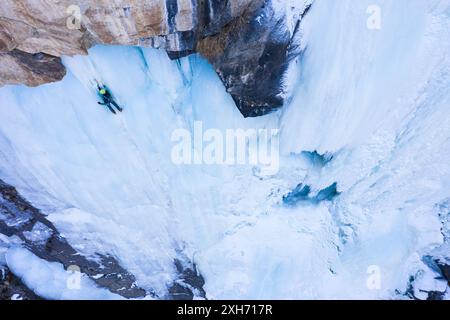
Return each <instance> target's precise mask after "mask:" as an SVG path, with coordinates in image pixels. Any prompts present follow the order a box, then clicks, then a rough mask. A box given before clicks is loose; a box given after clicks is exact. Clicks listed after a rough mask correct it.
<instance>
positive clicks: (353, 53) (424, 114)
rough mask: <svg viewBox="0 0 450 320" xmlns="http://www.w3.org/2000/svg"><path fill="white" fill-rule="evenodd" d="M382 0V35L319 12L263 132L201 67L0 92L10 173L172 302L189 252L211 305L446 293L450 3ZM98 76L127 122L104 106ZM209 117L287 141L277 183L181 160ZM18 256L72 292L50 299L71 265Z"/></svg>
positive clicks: (132, 52) (109, 54)
mask: <svg viewBox="0 0 450 320" xmlns="http://www.w3.org/2000/svg"><path fill="white" fill-rule="evenodd" d="M376 2H377V6H378V9H380V17H381V20H380V24H379V27H380V28H375V29H373V28H370V27H368V26H372V24H370V23H369V25H368V19H372V18H373V17H372V15H373V9H374V8H373V6H372V5H373V1H370V0H360V1H353V0H342V1H331V0H330V1H328V0H317V1H316V2H315V3H314V5H313V7H312V9H311V11H310V13H309V14H308V16H307V18H305V20H304V22H303V25H302V33H303V42H304V43H305V44H306V47H305V52H304V55H303V56H302V59H300V60H297V61H296V62H294V63H293V65H292V68H291V70H290V71H291V72H290V77H289V78H287V79H286V81H287V82H288V83H287V85H289V86H290V87H291V88H293V96H292V97H291V99H290V102H289V103H288V104H287V105H286V106H285V107H284V109H283V110H282V111H279V112H277V113H273V114H271V115H268V116H265V117H261V118H256V119H245V120H244V119H243V118H242V116H241V114H240V113H239V111H238V110H237V108H236V106H235V105H234V102H233V100H232V98H231V97H230V96H229V95H228V94H227V92H226V91H225V89H224V87H223V85H222V83H221V81H220V80H219V79H218V77H217V75H216V73H215V72H214V70H213V69H212V67H211V66H210V65H209V64H208V63H207V62H206V61H205V60H203V59H202V58H201V57H199V56H191V57H188V58H183V59H181V60H179V61H170V60H169V59H168V58H167V56H166V54H165V53H164V52H161V51H157V50H153V49H139V48H133V47H106V46H99V47H96V48H94V49H92V50H91V51H90V54H89V56H88V57H74V58H65V59H64V64H65V65H66V66H67V68H68V71H69V72H68V75H67V76H66V78H65V79H64V80H63V81H62V82H60V83H56V84H49V85H44V86H41V87H38V88H26V87H23V86H9V87H4V88H2V89H0V101H1V102H0V178H1V179H3V180H5V181H6V182H8V183H9V184H12V185H14V186H15V187H17V188H18V190H19V191H20V192H21V193H22V194H23V195H24V196H25V197H26V198H27V199H28V200H30V201H31V202H32V203H33V204H34V205H36V206H37V207H38V208H40V209H42V210H43V212H44V213H46V214H48V218H49V219H50V220H51V221H52V222H53V223H54V224H55V225H56V226H57V228H58V229H59V230H60V231H61V233H62V234H63V235H64V236H65V237H67V239H68V240H69V242H70V243H71V244H72V245H73V246H74V247H75V248H76V249H77V250H78V251H80V252H82V253H84V254H86V255H93V254H94V253H95V252H99V253H104V254H113V255H114V256H116V257H117V259H118V260H119V261H120V262H121V264H122V265H123V266H124V267H125V268H126V269H127V270H129V271H130V272H132V273H133V274H134V275H135V276H136V279H137V281H138V284H139V286H140V287H143V288H145V289H147V290H149V291H150V290H153V291H154V292H156V293H157V294H159V295H161V296H163V295H164V294H165V293H166V291H167V285H168V284H169V283H170V282H171V281H172V280H173V279H174V277H175V273H176V270H175V267H174V264H173V260H174V259H175V258H180V257H181V259H183V257H185V258H186V261H187V260H192V261H194V262H195V263H196V264H197V265H198V268H199V271H200V272H201V273H202V275H203V276H204V277H205V280H206V284H205V291H206V293H207V297H208V298H210V299H218V298H225V299H226V298H232V299H238V298H251V299H258V298H269V299H270V298H273V299H295V298H298V299H306V298H330V299H336V298H351V299H356V298H363V299H372V298H374V299H381V298H400V297H402V294H403V293H407V292H408V289H411V283H410V282H411V279H413V280H414V281H413V283H412V285H413V291H414V294H415V295H416V296H417V297H420V298H426V292H425V291H433V290H438V291H441V292H442V291H445V290H446V283H445V281H442V280H439V279H435V278H436V277H438V274H437V273H436V272H435V270H432V269H431V268H429V266H428V265H426V264H425V263H424V262H423V260H422V258H423V257H424V256H425V255H427V254H428V253H430V252H431V251H432V250H433V249H435V248H437V247H439V246H440V245H442V243H443V242H444V235H443V233H442V230H441V229H442V228H443V223H442V221H441V220H442V219H444V218H443V215H442V212H441V211H440V209H439V208H441V207H442V205H443V204H445V203H448V202H449V201H450V112H449V110H450V109H449V107H450V90H449V89H450V81H449V79H450V55H449V52H450V38H449V37H448V30H450V1H448V0H440V1H439V0H431V1H426V0H414V1H411V0H384V1H382V0H379V1H376ZM368 8H369V9H370V10H368ZM94 79H97V80H99V81H101V82H103V83H105V84H107V85H108V87H109V88H110V89H111V91H112V92H113V93H114V95H115V96H116V98H117V100H118V102H119V103H120V104H121V105H122V106H123V107H124V108H125V111H124V113H122V114H120V115H117V116H114V115H112V114H111V113H109V111H107V110H105V109H104V108H103V107H101V106H99V105H98V104H97V96H96V93H95V87H94V85H93V80H94ZM195 121H202V122H203V126H204V128H205V129H207V128H215V129H219V130H222V131H224V130H226V129H237V128H244V129H246V128H256V129H258V128H259V129H262V128H268V129H272V128H280V129H281V131H280V134H279V137H274V139H275V138H279V141H280V151H281V162H280V169H279V171H278V172H276V173H269V174H268V173H265V171H264V170H263V168H258V167H254V166H242V165H228V166H225V165H176V164H174V163H173V162H172V160H171V151H172V147H173V142H172V141H171V136H172V133H173V131H174V130H176V129H179V128H186V129H188V130H190V131H193V130H194V129H193V128H194V122H195ZM314 151H317V153H318V154H326V155H327V157H326V159H324V158H322V157H320V156H319V155H315V156H314V155H313V154H312V152H314ZM308 152H309V153H308ZM335 182H336V183H337V191H338V192H339V195H337V196H336V197H334V198H330V199H328V200H327V201H302V202H301V203H299V204H297V205H291V206H287V205H285V204H284V203H283V196H285V195H286V194H288V193H289V192H291V191H292V190H294V189H295V188H296V187H297V186H298V185H299V184H300V183H303V184H304V185H308V186H310V188H311V194H312V195H315V194H317V193H318V192H319V191H320V190H322V189H324V188H327V187H329V186H330V185H332V184H333V183H335ZM439 214H441V215H439ZM445 214H448V212H445ZM443 231H445V230H443ZM444 233H445V232H444ZM447 248H448V247H447ZM17 250H18V249H17V247H11V248H10V249H9V253H8V250H7V251H6V254H5V255H6V259H0V261H3V263H8V255H9V256H10V257H12V258H11V259H10V263H9V265H8V266H9V268H10V269H11V270H12V271H13V272H14V271H15V270H16V273H17V274H18V275H20V276H21V277H23V278H24V279H26V281H27V285H29V287H30V288H33V290H35V291H36V292H39V293H40V294H42V295H44V296H45V297H47V298H59V297H67V296H71V295H70V294H66V293H61V290H63V288H61V285H60V284H58V283H57V282H58V281H57V280H58V279H61V278H62V276H61V273H60V272H58V273H57V274H56V275H55V277H56V278H57V279H56V278H55V281H54V283H55V285H54V286H53V287H54V290H49V289H48V288H45V286H48V283H51V282H48V281H47V280H48V278H49V277H51V275H50V274H51V272H52V271H51V270H52V269H54V268H57V267H56V266H54V267H38V266H42V265H44V264H45V263H43V262H38V261H36V260H35V258H32V257H30V258H29V259H31V260H33V266H34V269H37V268H40V270H41V271H40V272H43V273H45V272H47V273H48V274H47V275H46V276H45V277H31V276H27V275H26V273H27V271H26V268H24V267H23V265H21V264H27V263H28V262H27V261H28V260H27V259H28V258H27V257H28V256H29V253H24V252H20V251H17ZM0 252H3V251H0ZM449 255H450V254H449ZM34 269H30V271H29V272H33V270H34ZM34 271H35V272H37V271H36V270H34ZM42 279H47V280H46V281H43V280H42ZM61 281H62V280H61ZM43 287H44V288H43ZM447 289H448V288H447ZM409 291H410V290H409ZM89 292H91V293H89V295H86V296H85V298H93V295H94V294H93V293H92V292H95V291H89ZM104 297H105V294H104V293H103V292H102V293H99V295H98V298H104ZM447 297H448V296H447Z"/></svg>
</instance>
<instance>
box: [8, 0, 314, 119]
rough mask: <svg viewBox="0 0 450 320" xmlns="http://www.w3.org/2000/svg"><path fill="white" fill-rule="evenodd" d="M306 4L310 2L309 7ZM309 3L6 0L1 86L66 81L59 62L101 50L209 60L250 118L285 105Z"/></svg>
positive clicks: (264, 0)
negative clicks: (110, 47) (131, 48)
mask: <svg viewBox="0 0 450 320" xmlns="http://www.w3.org/2000/svg"><path fill="white" fill-rule="evenodd" d="M303 2H306V3H303ZM308 3H309V0H305V1H294V0H286V1H281V0H228V1H223V0H121V1H114V2H112V1H109V0H59V1H54V0H42V1H33V0H3V1H2V2H1V4H0V85H4V84H17V83H23V84H26V85H29V86H36V85H39V84H42V83H47V82H53V81H58V80H60V79H62V78H63V77H64V74H65V72H64V67H63V66H62V64H61V61H60V60H59V59H58V57H61V56H63V55H76V54H86V53H87V50H88V49H89V48H90V47H92V46H93V45H95V44H117V45H137V46H149V47H154V48H161V49H164V50H166V51H167V52H168V54H169V56H170V57H171V58H179V57H182V56H185V55H188V54H191V53H193V52H199V53H201V54H202V55H204V56H205V57H206V58H208V59H209V60H210V62H211V63H212V64H213V65H214V67H215V68H216V70H217V72H218V74H219V76H220V77H221V79H222V80H223V82H224V84H225V86H226V88H227V90H228V91H229V92H230V94H231V95H232V96H233V98H234V100H235V101H236V104H237V106H238V107H239V109H240V110H241V112H242V113H243V115H244V116H258V115H262V114H265V113H267V112H270V111H271V110H273V109H276V108H278V107H280V106H281V105H282V104H283V101H284V96H285V92H284V87H283V76H284V73H285V71H286V69H287V66H288V63H289V61H290V59H291V58H292V57H293V56H295V55H296V54H298V50H297V49H298V46H296V41H295V35H296V34H297V31H298V30H299V22H300V21H301V19H302V16H303V15H304V14H305V13H306V12H307V9H308V8H309V5H308Z"/></svg>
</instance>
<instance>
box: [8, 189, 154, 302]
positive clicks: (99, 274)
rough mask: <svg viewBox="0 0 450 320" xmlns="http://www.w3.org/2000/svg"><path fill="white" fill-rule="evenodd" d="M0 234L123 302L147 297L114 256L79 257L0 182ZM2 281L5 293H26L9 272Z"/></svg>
mask: <svg viewBox="0 0 450 320" xmlns="http://www.w3.org/2000/svg"><path fill="white" fill-rule="evenodd" d="M0 234H2V235H4V236H7V237H12V238H15V239H18V241H19V243H20V245H22V246H23V247H25V248H27V249H28V250H30V251H31V252H33V253H34V254H35V255H36V256H38V257H39V258H41V259H44V260H46V261H50V262H58V263H61V264H62V265H63V266H64V267H65V268H66V269H67V268H69V267H70V266H77V267H78V268H80V271H81V272H82V273H85V274H86V275H88V276H89V277H90V278H91V279H92V280H93V281H95V282H96V283H97V284H98V285H99V286H100V287H104V288H107V289H109V290H110V291H111V292H113V293H117V294H119V295H122V296H124V297H126V298H138V297H144V296H145V295H146V291H145V290H143V289H141V288H139V287H138V286H136V284H135V281H136V279H135V277H134V276H133V275H132V274H131V273H129V272H128V271H127V270H125V269H124V268H123V267H122V266H121V265H120V264H119V262H118V261H117V260H116V259H115V258H114V257H113V256H105V255H101V254H98V257H97V259H88V258H87V257H84V256H82V255H80V254H79V252H77V251H76V250H75V249H74V248H73V247H72V246H71V245H70V244H69V243H68V242H67V241H66V239H65V238H64V237H62V236H61V235H60V234H59V232H58V230H57V229H56V228H55V226H54V225H53V224H52V223H51V222H50V221H49V220H47V219H46V218H45V216H44V215H43V214H42V213H41V212H40V211H39V210H38V209H36V208H35V207H33V206H32V205H31V204H30V203H28V202H27V201H26V200H25V199H23V198H22V197H21V196H20V195H19V194H18V193H17V191H16V189H15V188H13V187H11V186H9V185H7V184H6V183H4V182H3V181H1V180H0ZM0 244H1V242H0ZM3 278H5V279H9V280H5V281H4V283H3V290H4V291H8V290H9V291H11V284H13V287H14V288H18V289H17V290H19V289H20V288H22V289H20V290H22V291H23V292H24V293H27V292H26V290H25V288H24V286H23V285H22V284H21V283H20V281H19V280H18V279H16V278H15V276H14V275H13V274H12V273H10V272H9V271H8V276H7V277H3ZM5 282H7V284H8V285H7V286H5ZM14 290H16V289H14ZM17 290H16V291H17ZM9 291H8V292H9ZM27 296H30V294H27Z"/></svg>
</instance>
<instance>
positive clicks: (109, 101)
mask: <svg viewBox="0 0 450 320" xmlns="http://www.w3.org/2000/svg"><path fill="white" fill-rule="evenodd" d="M97 88H98V94H99V95H100V97H101V98H102V100H103V102H98V104H100V105H102V106H107V107H108V109H109V110H110V111H111V112H112V113H114V114H116V111H115V110H114V108H113V106H114V107H116V109H117V110H118V111H120V112H122V111H123V109H122V108H121V107H120V106H119V105H118V104H117V102H116V101H114V98H113V97H112V95H111V93H110V92H109V91H108V89H106V88H105V87H104V86H100V85H97Z"/></svg>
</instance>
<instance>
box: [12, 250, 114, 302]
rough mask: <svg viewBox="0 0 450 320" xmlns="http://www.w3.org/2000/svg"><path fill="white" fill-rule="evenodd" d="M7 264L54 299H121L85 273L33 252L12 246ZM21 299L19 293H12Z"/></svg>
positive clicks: (45, 296) (18, 274) (30, 284)
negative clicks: (71, 271)
mask: <svg viewBox="0 0 450 320" xmlns="http://www.w3.org/2000/svg"><path fill="white" fill-rule="evenodd" d="M6 259H7V262H8V267H9V269H10V270H11V272H13V273H14V274H15V275H17V276H18V277H20V278H21V279H22V281H23V282H24V284H25V285H26V286H27V287H28V288H30V289H31V290H33V291H34V292H35V293H37V294H38V295H39V296H41V297H43V298H46V299H52V300H59V299H63V300H80V299H81V300H89V299H99V300H118V299H121V297H120V296H118V295H116V294H113V293H111V292H109V291H108V290H106V289H100V288H98V287H96V286H95V284H94V283H93V282H92V280H90V279H89V278H88V277H87V276H86V275H84V274H81V273H70V272H67V271H66V270H64V268H63V266H62V265H61V264H59V263H56V262H47V261H45V260H42V259H40V258H38V257H36V256H35V255H33V254H32V253H31V252H30V251H28V250H26V249H22V248H11V249H9V250H8V252H7V254H6ZM14 298H18V297H17V296H13V300H14Z"/></svg>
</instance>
